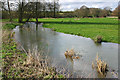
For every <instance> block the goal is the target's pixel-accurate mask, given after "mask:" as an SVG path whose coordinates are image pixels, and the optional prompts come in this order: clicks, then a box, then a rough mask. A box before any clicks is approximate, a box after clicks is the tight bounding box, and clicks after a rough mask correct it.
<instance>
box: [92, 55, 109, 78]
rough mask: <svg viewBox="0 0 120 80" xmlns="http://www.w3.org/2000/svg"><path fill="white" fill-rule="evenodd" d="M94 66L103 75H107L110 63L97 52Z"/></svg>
mask: <svg viewBox="0 0 120 80" xmlns="http://www.w3.org/2000/svg"><path fill="white" fill-rule="evenodd" d="M92 68H93V69H94V68H96V70H97V72H98V73H99V74H100V75H102V76H106V74H107V72H108V65H107V63H106V62H105V61H103V60H101V59H99V56H98V54H97V56H96V64H94V62H92Z"/></svg>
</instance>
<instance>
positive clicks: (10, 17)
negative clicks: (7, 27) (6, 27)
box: [7, 0, 12, 22]
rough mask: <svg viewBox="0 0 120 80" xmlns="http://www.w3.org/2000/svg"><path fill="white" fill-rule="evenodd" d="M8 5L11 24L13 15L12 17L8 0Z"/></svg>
mask: <svg viewBox="0 0 120 80" xmlns="http://www.w3.org/2000/svg"><path fill="white" fill-rule="evenodd" d="M7 4H8V10H9V17H10V22H11V21H12V15H11V10H10V4H9V0H7Z"/></svg>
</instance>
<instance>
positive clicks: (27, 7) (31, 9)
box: [0, 0, 120, 22]
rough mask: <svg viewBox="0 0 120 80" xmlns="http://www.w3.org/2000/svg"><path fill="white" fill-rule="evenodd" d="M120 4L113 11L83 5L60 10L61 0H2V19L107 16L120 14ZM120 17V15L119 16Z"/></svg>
mask: <svg viewBox="0 0 120 80" xmlns="http://www.w3.org/2000/svg"><path fill="white" fill-rule="evenodd" d="M119 9H120V5H118V6H117V8H115V10H113V11H111V8H110V7H105V8H104V9H100V8H88V7H87V6H85V5H83V6H82V7H81V8H79V9H75V10H74V11H65V12H63V11H60V4H59V0H52V1H51V2H48V1H46V0H17V1H16V2H10V1H9V0H2V1H0V11H2V19H8V18H9V19H10V21H12V19H13V18H17V19H18V21H19V22H23V19H24V21H27V22H28V21H29V20H30V19H31V18H35V19H36V22H38V18H65V17H69V18H70V17H82V18H85V17H89V18H92V17H106V16H119V14H118V13H119V11H120V10H119ZM119 19H120V16H119Z"/></svg>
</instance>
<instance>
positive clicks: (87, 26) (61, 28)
mask: <svg viewBox="0 0 120 80" xmlns="http://www.w3.org/2000/svg"><path fill="white" fill-rule="evenodd" d="M31 21H35V19H32V20H31ZM39 22H43V23H44V25H43V27H46V28H51V29H52V30H54V31H57V32H63V33H67V34H74V35H78V36H83V37H88V38H91V39H93V40H95V38H96V36H102V41H104V42H113V43H118V20H117V18H80V19H76V18H57V19H39Z"/></svg>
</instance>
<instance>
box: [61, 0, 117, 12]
mask: <svg viewBox="0 0 120 80" xmlns="http://www.w3.org/2000/svg"><path fill="white" fill-rule="evenodd" d="M118 2H119V0H59V3H60V10H61V11H73V10H75V9H77V8H78V9H79V8H80V7H81V6H83V5H85V6H87V7H89V8H90V7H92V8H101V9H103V8H105V7H110V8H111V10H114V9H115V8H116V7H117V6H118Z"/></svg>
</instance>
